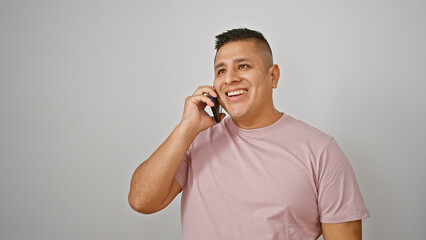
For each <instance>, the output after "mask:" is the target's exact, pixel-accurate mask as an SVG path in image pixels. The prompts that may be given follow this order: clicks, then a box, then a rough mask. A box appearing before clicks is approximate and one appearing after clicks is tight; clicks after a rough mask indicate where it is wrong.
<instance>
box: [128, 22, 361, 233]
mask: <svg viewBox="0 0 426 240" xmlns="http://www.w3.org/2000/svg"><path fill="white" fill-rule="evenodd" d="M216 38H217V41H216V49H217V52H216V57H215V61H214V68H215V79H214V84H213V87H211V86H201V87H198V88H197V90H196V91H195V93H194V94H193V95H192V96H189V97H187V98H186V101H185V108H184V113H183V117H182V120H181V122H180V123H179V124H178V125H177V126H176V128H175V129H174V130H173V132H172V133H171V134H170V136H169V137H168V138H167V139H166V141H165V142H164V143H163V144H162V145H161V146H160V147H159V148H158V149H157V150H156V151H155V152H154V153H153V154H152V156H150V157H149V159H148V160H146V161H145V162H143V163H142V164H141V165H140V166H139V167H138V168H137V169H136V171H135V172H134V174H133V177H132V181H131V188H130V193H129V203H130V205H131V207H132V208H133V209H134V210H136V211H138V212H141V213H144V214H150V213H154V212H157V211H160V210H161V209H163V208H165V207H166V206H167V205H169V203H170V202H171V201H172V200H173V199H174V198H175V197H176V196H177V195H178V194H179V193H180V192H181V191H182V190H183V194H182V207H181V210H182V212H181V218H182V233H183V239H184V240H195V239H196V240H202V239H221V240H223V239H245V240H246V239H256V240H258V239H317V238H318V237H319V236H320V235H321V233H323V235H324V239H326V240H333V239H349V240H350V239H361V235H362V234H361V219H363V218H366V217H369V212H368V210H367V208H366V207H365V204H364V201H363V199H362V196H361V194H360V191H359V188H358V185H357V182H356V179H355V175H354V173H353V171H352V168H351V166H350V164H349V161H348V160H347V158H346V157H345V155H344V153H343V152H342V151H341V149H340V148H339V146H338V145H337V143H336V141H335V140H334V139H333V138H332V137H330V136H329V135H327V134H325V133H323V132H321V131H319V130H318V129H316V128H314V127H311V126H309V125H308V124H306V123H304V122H302V121H299V120H296V119H294V118H292V117H291V116H289V115H287V114H284V113H282V112H280V111H278V110H277V109H275V107H274V104H273V99H272V91H273V89H274V88H276V87H277V84H278V80H279V76H280V70H279V67H278V65H276V64H273V58H272V51H271V48H270V46H269V44H268V42H267V41H266V39H265V38H264V37H263V35H262V34H261V33H259V32H257V31H253V30H249V29H245V28H242V29H233V30H230V31H227V32H225V33H222V34H220V35H218V36H217V37H216ZM209 96H212V97H214V98H217V99H218V100H219V102H220V104H221V105H222V106H223V108H224V109H225V110H226V111H227V112H228V113H229V115H230V118H229V117H228V118H225V114H223V113H222V114H221V120H222V121H221V122H220V123H219V124H216V122H215V121H214V119H213V118H212V117H210V116H209V115H208V114H207V113H206V112H205V111H204V109H205V107H207V106H210V107H212V106H213V105H214V103H213V102H212V100H211V99H210V97H209Z"/></svg>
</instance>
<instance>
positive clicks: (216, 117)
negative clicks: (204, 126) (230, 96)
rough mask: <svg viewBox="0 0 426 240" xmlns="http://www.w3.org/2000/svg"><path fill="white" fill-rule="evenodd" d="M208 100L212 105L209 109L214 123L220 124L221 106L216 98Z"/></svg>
mask: <svg viewBox="0 0 426 240" xmlns="http://www.w3.org/2000/svg"><path fill="white" fill-rule="evenodd" d="M210 99H211V100H212V102H213V103H214V106H213V107H211V108H212V112H213V117H214V120H215V121H216V123H219V122H220V114H221V113H222V106H220V104H219V101H218V100H217V98H214V97H212V96H210Z"/></svg>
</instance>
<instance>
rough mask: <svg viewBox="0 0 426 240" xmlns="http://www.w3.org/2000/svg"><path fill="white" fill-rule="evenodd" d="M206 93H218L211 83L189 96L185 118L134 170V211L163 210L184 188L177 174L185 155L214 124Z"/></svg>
mask: <svg viewBox="0 0 426 240" xmlns="http://www.w3.org/2000/svg"><path fill="white" fill-rule="evenodd" d="M204 94H209V95H211V96H213V97H216V96H217V94H216V92H215V91H214V90H213V88H212V87H210V86H203V87H199V88H198V89H197V90H196V91H195V93H194V94H193V95H192V96H189V97H187V98H186V101H185V109H184V113H183V117H182V121H181V122H180V123H179V124H178V125H177V126H176V128H175V129H174V130H173V132H172V133H171V134H170V135H169V137H168V138H167V139H166V140H165V141H164V142H163V144H161V146H160V147H159V148H158V149H157V150H156V151H155V152H154V153H153V154H152V155H151V156H150V157H149V158H148V159H147V160H146V161H145V162H143V163H142V164H141V165H139V166H138V167H137V168H136V170H135V172H134V173H133V176H132V180H131V183H130V192H129V204H130V206H131V207H132V208H133V209H134V210H135V211H138V212H140V213H145V214H150V213H154V212H157V211H160V210H161V209H163V208H165V207H166V206H167V205H169V203H170V202H171V201H172V200H173V199H174V198H175V197H176V196H177V195H178V194H179V193H180V192H181V190H182V188H181V186H180V185H179V183H177V181H176V180H174V177H175V175H176V173H177V171H178V169H179V166H180V164H181V162H182V160H183V158H184V155H185V153H186V151H187V149H188V148H189V146H190V145H191V143H192V141H194V139H195V137H196V136H197V135H198V133H199V132H201V131H203V130H205V129H207V128H209V127H211V126H212V125H214V124H215V121H214V119H213V118H212V117H210V116H209V115H208V114H207V113H206V112H205V111H204V108H205V107H206V106H207V105H209V106H213V102H212V101H211V100H210V98H208V97H207V96H205V95H204ZM223 117H224V115H223V116H222V119H223Z"/></svg>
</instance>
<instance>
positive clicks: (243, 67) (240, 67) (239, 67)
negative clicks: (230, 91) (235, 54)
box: [238, 64, 248, 69]
mask: <svg viewBox="0 0 426 240" xmlns="http://www.w3.org/2000/svg"><path fill="white" fill-rule="evenodd" d="M245 68H248V66H247V65H245V64H242V65H240V66H238V69H245Z"/></svg>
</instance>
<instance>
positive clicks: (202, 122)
mask: <svg viewBox="0 0 426 240" xmlns="http://www.w3.org/2000/svg"><path fill="white" fill-rule="evenodd" d="M209 96H212V97H214V98H216V97H217V93H216V91H215V90H214V88H213V87H211V86H200V87H198V88H197V90H195V92H194V94H192V96H189V97H187V98H186V100H185V108H184V111H183V117H182V121H181V123H180V125H182V126H185V127H186V128H187V129H189V130H191V131H192V132H193V133H195V134H198V133H199V132H201V131H203V130H205V129H207V128H209V127H211V126H213V125H214V124H216V121H215V120H214V117H211V116H210V115H209V114H208V113H207V112H206V111H205V110H204V109H205V108H206V106H207V105H208V106H210V107H213V106H214V103H213V101H212V100H211V99H210V97H209ZM224 117H225V113H222V114H221V121H222V120H223V118H224Z"/></svg>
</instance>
